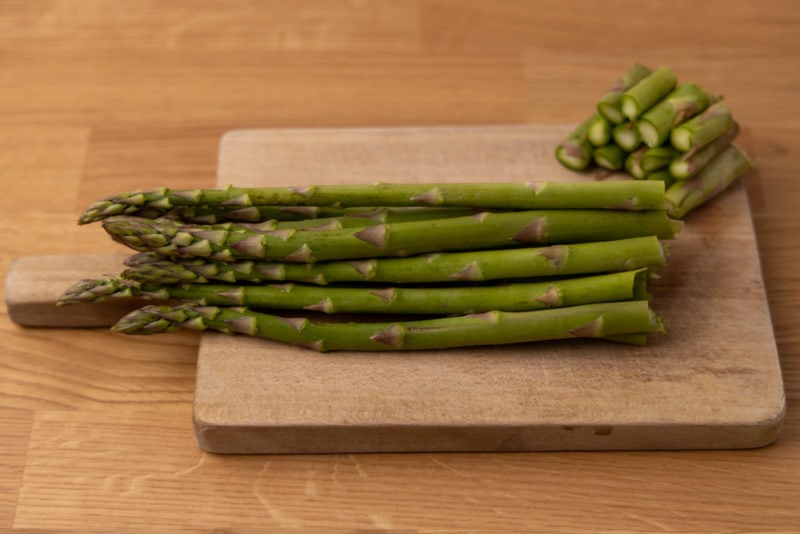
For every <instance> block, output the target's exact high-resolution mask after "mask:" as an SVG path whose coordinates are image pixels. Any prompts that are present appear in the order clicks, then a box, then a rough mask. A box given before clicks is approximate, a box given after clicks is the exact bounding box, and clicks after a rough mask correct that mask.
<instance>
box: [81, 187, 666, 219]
mask: <svg viewBox="0 0 800 534" xmlns="http://www.w3.org/2000/svg"><path fill="white" fill-rule="evenodd" d="M661 194H662V192H661V191H659V190H658V189H657V188H647V187H643V186H642V184H638V183H635V182H632V183H626V182H624V181H616V182H589V181H573V182H526V183H508V182H506V183H442V184H374V185H327V186H326V185H319V186H308V187H267V188H241V187H227V188H222V189H194V190H177V191H175V190H170V189H167V188H159V189H151V190H149V191H139V192H133V193H121V194H118V195H113V196H110V197H107V198H105V199H103V200H99V201H97V202H94V203H93V204H92V205H90V206H89V207H88V208H87V209H86V210H85V211H84V212H83V214H82V215H81V216H80V219H79V223H81V224H86V223H90V222H93V221H100V220H103V219H106V218H107V217H110V216H114V215H136V214H137V213H138V212H139V211H141V210H145V211H146V212H147V214H148V216H151V215H152V214H153V213H157V212H159V211H160V212H162V213H166V212H168V211H170V210H172V209H173V208H175V207H176V206H205V207H212V206H222V207H224V208H228V207H231V206H235V207H238V208H247V207H250V206H265V205H266V206H269V205H284V206H331V205H334V206H342V207H348V206H354V207H362V206H391V207H396V206H422V207H461V208H463V207H471V208H480V209H550V208H560V209H561V208H615V209H616V208H620V207H628V208H630V209H650V208H657V207H660V206H661V204H662V203H663V197H662V196H661Z"/></svg>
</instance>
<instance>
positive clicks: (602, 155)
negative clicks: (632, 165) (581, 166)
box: [592, 144, 628, 171]
mask: <svg viewBox="0 0 800 534" xmlns="http://www.w3.org/2000/svg"><path fill="white" fill-rule="evenodd" d="M627 156H628V154H626V153H625V151H624V150H622V149H621V148H620V147H618V146H617V145H615V144H609V145H606V146H601V147H597V148H595V149H594V151H593V152H592V158H593V159H594V162H595V163H597V165H598V166H600V167H602V168H604V169H607V170H609V171H618V170H620V169H622V168H623V167H624V166H625V158H626V157H627Z"/></svg>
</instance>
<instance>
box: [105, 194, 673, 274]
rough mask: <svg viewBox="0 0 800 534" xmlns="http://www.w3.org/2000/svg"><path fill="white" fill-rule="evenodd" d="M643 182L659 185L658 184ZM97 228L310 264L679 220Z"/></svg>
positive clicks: (157, 248)
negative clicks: (311, 227) (312, 228)
mask: <svg viewBox="0 0 800 534" xmlns="http://www.w3.org/2000/svg"><path fill="white" fill-rule="evenodd" d="M646 183H653V184H654V185H657V186H659V187H663V184H661V183H658V182H646ZM103 227H104V228H105V230H106V231H107V232H108V233H109V235H111V237H112V238H113V239H114V240H116V241H118V242H120V243H122V244H125V245H127V246H129V247H130V248H132V249H134V250H138V251H142V252H157V253H159V254H161V255H163V256H170V257H183V258H186V257H203V258H209V259H212V260H217V261H235V260H237V259H259V260H279V261H285V262H302V263H314V262H317V261H326V260H337V259H357V258H371V257H386V256H412V255H416V254H424V253H429V252H442V251H456V250H476V249H487V248H503V247H516V246H525V245H539V244H552V243H577V242H588V241H603V240H614V239H624V238H628V237H639V236H647V235H656V236H658V237H659V238H661V239H672V238H674V237H675V234H676V232H677V231H679V230H680V223H679V222H678V221H673V220H671V219H670V218H669V217H667V215H666V212H665V211H664V210H663V209H662V210H646V211H624V210H619V211H618V210H534V211H515V212H504V213H481V214H479V215H476V216H472V217H453V218H449V219H437V220H433V221H411V222H401V223H387V224H380V225H377V226H369V227H367V228H343V229H338V230H317V231H313V232H309V231H303V230H275V231H257V230H253V229H250V228H245V227H241V226H236V225H233V224H230V223H226V224H222V225H183V224H178V223H175V222H174V221H168V220H163V219H141V218H138V217H127V216H118V217H113V218H110V219H107V220H105V221H104V223H103Z"/></svg>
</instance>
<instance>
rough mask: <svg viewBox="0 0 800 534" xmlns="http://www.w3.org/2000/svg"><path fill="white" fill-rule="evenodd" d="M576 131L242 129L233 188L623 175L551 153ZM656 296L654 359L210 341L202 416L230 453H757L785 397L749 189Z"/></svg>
mask: <svg viewBox="0 0 800 534" xmlns="http://www.w3.org/2000/svg"><path fill="white" fill-rule="evenodd" d="M568 130H569V127H562V126H478V127H434V128H428V127H426V128H352V129H284V130H241V131H233V132H230V133H229V134H227V135H226V136H225V137H224V138H223V139H222V142H221V146H220V163H219V176H218V183H219V185H227V184H235V185H238V186H270V185H283V186H286V185H307V184H338V183H373V182H377V181H382V182H456V181H461V182H482V181H515V180H520V181H524V180H576V179H579V180H592V179H607V178H608V176H606V175H603V174H602V173H595V174H582V175H578V174H574V173H572V172H570V171H567V170H565V169H563V168H561V167H560V166H559V165H558V164H557V163H556V162H555V160H554V158H553V149H554V147H555V145H556V144H557V142H558V141H559V140H560V139H561V138H563V136H564V135H565V134H566V133H567V132H568ZM661 274H662V278H661V279H660V280H659V281H657V282H656V283H654V284H653V285H652V290H653V293H654V300H653V306H654V308H655V309H656V310H657V311H658V312H660V313H661V314H662V315H663V317H664V319H665V321H666V324H667V327H668V329H669V333H668V335H665V336H656V337H654V338H653V339H652V342H651V343H650V344H649V345H648V346H646V347H634V346H627V345H619V344H613V343H610V342H603V341H596V340H569V341H561V342H547V343H539V344H524V345H515V346H503V347H482V348H469V349H458V350H440V351H427V352H414V353H403V352H389V353H362V352H334V353H325V354H321V353H316V352H313V351H310V350H308V349H303V348H298V347H291V346H286V345H282V344H279V343H274V342H270V341H264V340H258V339H250V338H245V337H232V336H227V335H223V334H211V333H209V334H203V337H202V340H201V342H200V348H199V357H198V370H197V384H196V393H195V406H194V423H195V430H196V435H197V439H198V443H199V445H200V447H202V448H203V449H205V450H207V451H212V452H220V453H336V452H348V453H350V452H382V451H523V450H603V449H691V448H749V447H758V446H763V445H766V444H768V443H771V442H772V441H774V440H775V439H776V438H777V436H778V433H779V431H780V426H781V422H782V419H783V411H784V392H783V384H782V380H781V375H780V366H779V361H778V355H777V351H776V347H775V342H774V337H773V332H772V326H771V323H770V318H769V311H768V306H767V302H766V300H765V293H764V288H763V283H762V278H761V272H760V266H759V260H758V254H757V247H756V242H755V236H754V232H753V228H752V225H751V220H750V214H749V209H748V205H747V199H746V197H745V194H744V190H743V188H742V187H741V185H736V186H734V187H733V188H732V189H731V190H729V191H728V192H726V193H725V194H724V195H723V196H721V197H720V198H718V199H717V200H715V201H714V202H712V203H710V204H708V205H707V206H705V207H704V208H702V209H701V210H699V211H697V212H695V213H693V214H691V215H690V216H689V218H688V220H687V225H686V228H685V229H684V231H683V232H682V233H681V235H680V236H679V238H678V239H677V240H675V241H674V242H671V243H670V257H669V265H668V267H667V268H666V269H663V270H662V273H661Z"/></svg>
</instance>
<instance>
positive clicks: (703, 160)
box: [669, 122, 739, 180]
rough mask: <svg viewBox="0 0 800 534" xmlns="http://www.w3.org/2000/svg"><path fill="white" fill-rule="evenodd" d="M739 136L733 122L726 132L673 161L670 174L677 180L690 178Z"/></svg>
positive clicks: (736, 125)
mask: <svg viewBox="0 0 800 534" xmlns="http://www.w3.org/2000/svg"><path fill="white" fill-rule="evenodd" d="M737 135H739V125H738V124H737V123H736V122H734V123H733V124H732V125H731V127H730V128H729V129H728V131H727V132H725V133H723V134H722V135H720V136H719V137H717V138H716V139H714V140H713V141H711V142H710V143H709V144H707V145H705V146H704V147H702V148H700V149H699V150H691V151H689V152H686V153H685V154H683V155H681V157H680V158H677V159H675V160H673V161H672V162H671V163H670V164H669V171H670V173H671V174H672V175H673V176H674V177H675V178H676V179H678V180H686V179H688V178H691V177H692V176H694V175H695V174H697V172H698V171H699V170H700V169H702V168H703V167H704V166H705V165H706V164H708V162H709V161H711V160H712V159H714V158H715V157H717V156H718V155H719V153H720V152H722V151H723V150H725V149H726V148H727V147H728V145H730V144H731V141H733V140H734V139H735V138H736V136H737Z"/></svg>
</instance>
